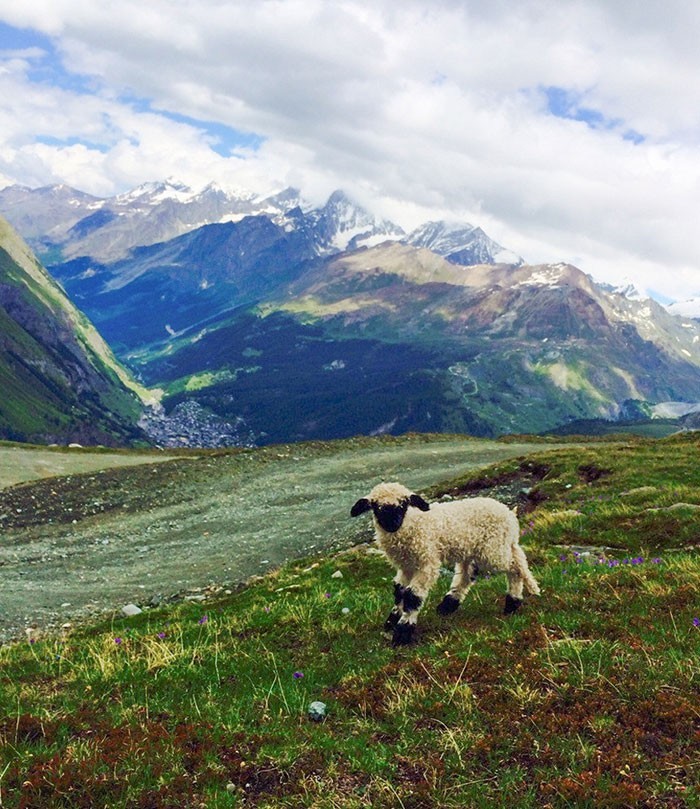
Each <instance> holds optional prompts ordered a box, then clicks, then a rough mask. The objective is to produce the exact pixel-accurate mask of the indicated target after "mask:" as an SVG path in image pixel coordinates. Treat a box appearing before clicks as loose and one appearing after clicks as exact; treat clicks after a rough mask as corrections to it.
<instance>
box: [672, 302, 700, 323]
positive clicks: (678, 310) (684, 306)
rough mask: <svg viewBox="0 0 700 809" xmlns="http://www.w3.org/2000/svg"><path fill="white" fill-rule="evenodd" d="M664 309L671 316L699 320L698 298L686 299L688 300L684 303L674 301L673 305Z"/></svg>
mask: <svg viewBox="0 0 700 809" xmlns="http://www.w3.org/2000/svg"><path fill="white" fill-rule="evenodd" d="M666 309H667V310H668V311H669V312H670V313H671V314H672V315H678V316H679V317H692V318H698V319H700V297H697V298H688V300H685V301H676V302H675V303H670V304H668V306H667V307H666Z"/></svg>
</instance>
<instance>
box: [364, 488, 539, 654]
mask: <svg viewBox="0 0 700 809" xmlns="http://www.w3.org/2000/svg"><path fill="white" fill-rule="evenodd" d="M368 511H372V513H373V519H374V527H375V538H376V540H377V543H378V545H379V547H380V548H381V549H382V550H383V551H384V553H385V554H386V556H387V557H388V559H389V561H390V562H392V563H393V564H394V565H395V566H396V568H397V573H396V577H395V578H394V608H393V609H392V610H391V612H390V613H389V616H388V617H387V619H386V623H385V625H384V628H385V630H386V631H388V632H393V643H394V645H395V646H399V645H404V644H407V643H410V642H411V640H412V639H413V636H414V633H415V628H416V622H417V620H418V613H419V612H420V609H421V607H422V606H423V603H424V602H425V599H426V597H427V595H428V592H429V591H430V588H431V587H432V586H433V585H434V584H435V582H436V581H437V578H438V576H439V575H440V566H441V564H445V565H450V566H454V576H453V578H452V583H451V586H450V589H449V591H448V592H447V594H446V595H445V597H444V598H443V599H442V601H441V602H440V604H439V605H438V608H437V611H438V613H439V614H440V615H450V614H452V613H453V612H455V611H456V610H457V609H458V607H459V605H460V604H461V602H462V600H463V599H464V596H465V595H466V594H467V592H468V590H469V588H470V587H471V586H472V584H473V583H474V582H475V581H476V577H477V574H484V573H505V574H506V576H507V577H508V592H507V594H506V600H505V607H504V610H503V612H504V614H505V615H510V614H512V613H514V612H515V611H516V610H517V609H518V608H519V607H520V606H521V604H522V603H523V590H525V592H527V593H531V594H534V595H537V594H539V592H540V588H539V586H538V584H537V582H536V581H535V578H534V576H533V575H532V573H531V572H530V569H529V567H528V564H527V559H526V557H525V553H524V552H523V549H522V548H521V547H520V545H519V543H518V538H519V535H520V526H519V524H518V519H517V517H516V516H515V514H514V513H513V512H512V511H511V510H510V509H509V508H508V507H507V506H506V505H504V504H503V503H500V502H499V501H497V500H493V499H492V498H489V497H475V498H471V499H467V500H460V501H455V502H450V503H437V504H433V505H429V504H428V503H427V502H426V501H425V500H424V499H423V498H422V497H420V496H419V495H417V494H414V493H413V492H411V491H410V490H409V489H407V488H406V487H405V486H402V485H401V484H400V483H380V484H379V485H378V486H375V487H374V488H373V489H372V491H371V492H370V493H369V495H368V496H367V497H363V498H361V499H360V500H358V501H357V502H356V503H355V505H354V506H353V507H352V509H351V511H350V515H351V516H352V517H357V516H359V515H360V514H364V513H366V512H368Z"/></svg>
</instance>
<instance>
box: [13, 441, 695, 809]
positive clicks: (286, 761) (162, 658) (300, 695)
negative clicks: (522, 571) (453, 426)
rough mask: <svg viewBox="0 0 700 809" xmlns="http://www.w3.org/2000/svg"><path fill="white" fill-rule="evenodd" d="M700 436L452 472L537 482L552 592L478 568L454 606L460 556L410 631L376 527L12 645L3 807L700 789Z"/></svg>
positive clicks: (504, 488) (456, 488)
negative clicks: (372, 538)
mask: <svg viewBox="0 0 700 809" xmlns="http://www.w3.org/2000/svg"><path fill="white" fill-rule="evenodd" d="M699 457H700V439H699V438H698V437H697V436H695V435H693V434H688V435H686V436H681V437H673V438H668V439H663V440H656V441H651V440H642V439H624V440H622V441H618V442H600V443H598V444H595V445H591V446H588V447H585V448H584V447H580V446H571V447H565V448H557V449H553V450H551V451H548V452H545V453H538V454H537V455H536V456H534V455H533V456H532V457H531V458H530V457H527V456H520V457H518V458H514V459H506V460H504V461H500V462H498V463H496V464H494V465H492V466H490V467H487V468H483V469H480V470H478V471H477V472H473V473H468V474H467V475H464V476H462V477H460V478H458V479H455V480H451V481H442V482H440V481H435V483H434V485H432V486H431V487H430V488H426V489H424V490H423V493H424V494H426V495H428V497H432V498H434V499H438V498H440V497H443V496H450V497H457V496H462V495H464V494H493V495H494V496H498V497H501V498H502V499H505V500H508V501H515V500H517V501H518V502H519V510H520V520H521V525H522V528H523V540H522V542H523V546H524V547H525V549H526V552H527V554H528V558H529V560H530V566H531V568H532V570H533V572H534V574H535V576H536V577H537V578H538V580H539V582H540V585H541V587H542V595H541V596H540V597H539V598H529V599H528V600H526V602H525V605H524V607H523V609H522V610H520V611H519V612H518V613H516V614H515V615H514V616H511V617H508V618H504V617H503V615H502V614H501V610H502V605H503V596H504V592H505V579H504V578H503V577H497V578H496V577H494V578H491V579H483V580H480V581H478V582H477V584H476V585H475V586H474V588H473V589H472V591H471V592H470V594H469V595H468V597H467V599H466V601H465V603H464V604H463V605H462V607H461V608H460V610H459V611H458V612H457V613H456V614H455V615H454V616H451V617H449V618H441V617H440V616H438V615H437V614H436V613H435V606H436V605H437V603H438V601H439V600H440V598H441V596H442V594H443V592H444V590H446V589H447V588H448V587H449V577H448V576H445V577H444V578H442V579H441V581H440V584H439V587H436V588H435V590H434V591H433V593H432V594H431V597H430V599H429V601H428V603H427V605H426V607H425V609H424V610H423V612H422V613H421V618H420V619H419V631H418V636H417V641H416V643H415V644H413V645H411V646H409V647H401V648H393V647H392V646H391V643H390V639H389V637H388V636H387V635H385V634H384V633H383V632H382V630H381V627H382V624H383V619H384V617H385V615H386V613H387V612H388V611H389V608H390V606H391V602H392V597H391V596H392V588H391V579H392V577H393V570H392V569H391V568H390V567H389V566H388V565H387V563H386V562H385V560H384V559H383V558H382V557H381V556H380V555H377V553H375V552H374V548H373V547H372V546H371V545H370V544H366V545H360V546H358V547H357V548H354V549H353V550H350V551H345V552H343V553H340V554H337V555H335V556H332V557H313V558H308V559H306V560H301V561H295V562H293V563H291V564H288V565H286V566H284V567H283V568H281V569H279V570H277V571H274V572H272V573H270V574H268V575H266V576H263V577H259V578H256V579H255V580H253V581H251V582H250V583H249V584H248V585H247V586H246V587H244V588H241V589H239V590H237V591H235V592H230V593H229V594H225V595H223V596H222V597H220V598H217V599H216V600H212V601H205V602H187V603H182V604H180V605H176V606H169V607H167V608H157V609H152V610H149V611H146V612H144V613H143V614H141V615H139V616H136V617H134V618H124V617H114V618H113V619H111V620H110V621H109V622H105V623H102V624H100V625H94V626H88V627H82V628H78V629H74V630H71V631H68V632H66V633H64V634H62V635H48V636H44V637H41V636H37V637H34V636H31V637H28V638H27V640H26V642H21V643H15V644H9V645H6V646H3V647H0V806H1V807H2V808H3V809H45V808H48V807H51V809H53V807H56V808H57V809H59V808H60V807H66V809H79V808H80V807H86V808H87V807H89V808H90V809H97V808H98V807H109V808H110V809H117V808H120V809H121V808H124V809H125V808H127V807H128V809H161V808H162V809H165V808H166V807H167V808H168V809H185V808H186V807H207V808H208V809H215V808H216V809H224V807H246V806H256V807H290V809H291V808H292V807H294V808H295V809H296V808H297V807H318V808H319V809H321V808H323V809H326V808H327V809H331V808H332V807H333V808H334V807H338V808H341V807H342V808H343V809H351V808H352V809H354V808H355V807H358V808H359V807H373V808H375V807H387V808H389V807H392V808H393V807H404V808H405V809H429V808H430V807H446V808H452V807H454V809H457V808H458V807H513V808H516V807H517V809H520V808H521V807H525V808H526V807H545V808H547V807H562V808H563V807H572V806H573V807H579V806H580V807H611V808H612V807H673V808H676V807H677V808H678V809H680V808H681V807H698V806H700V555H699V554H698V547H700V464H699V463H698V460H699ZM360 494H361V493H360ZM359 519H362V518H359ZM348 522H350V519H349V517H348ZM366 529H367V538H369V535H370V533H371V528H370V522H369V519H367V523H366ZM314 701H322V702H323V703H325V705H326V716H325V718H324V719H323V720H322V721H312V720H311V718H310V717H309V713H308V712H309V705H310V704H311V703H312V702H314Z"/></svg>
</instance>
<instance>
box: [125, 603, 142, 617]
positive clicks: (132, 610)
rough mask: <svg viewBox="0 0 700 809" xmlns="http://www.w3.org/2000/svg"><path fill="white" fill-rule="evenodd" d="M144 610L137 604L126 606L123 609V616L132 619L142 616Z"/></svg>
mask: <svg viewBox="0 0 700 809" xmlns="http://www.w3.org/2000/svg"><path fill="white" fill-rule="evenodd" d="M142 612H143V610H142V609H141V608H140V607H137V606H136V604H125V605H124V606H123V607H122V614H123V615H126V616H127V617H128V618H131V617H132V616H134V615H141V613H142Z"/></svg>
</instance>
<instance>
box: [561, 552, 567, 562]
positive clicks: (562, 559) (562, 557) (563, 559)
mask: <svg viewBox="0 0 700 809" xmlns="http://www.w3.org/2000/svg"><path fill="white" fill-rule="evenodd" d="M566 560H567V556H566V554H565V553H563V554H562V555H561V556H560V557H559V561H560V562H566Z"/></svg>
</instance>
